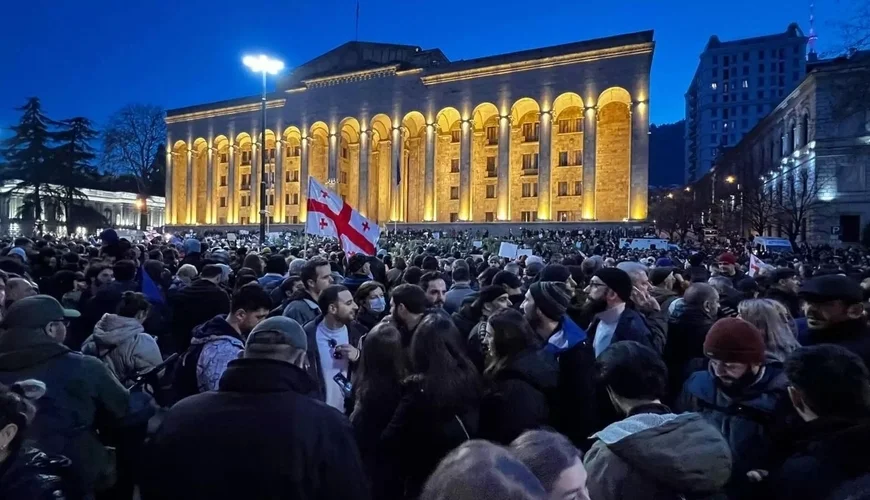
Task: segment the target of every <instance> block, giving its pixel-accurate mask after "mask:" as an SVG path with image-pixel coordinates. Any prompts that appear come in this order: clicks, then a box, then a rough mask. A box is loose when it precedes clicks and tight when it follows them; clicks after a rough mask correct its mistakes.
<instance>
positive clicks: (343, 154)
mask: <svg viewBox="0 0 870 500" xmlns="http://www.w3.org/2000/svg"><path fill="white" fill-rule="evenodd" d="M341 157H342V158H344V159H345V160H346V159H347V157H348V152H347V148H345V147H343V148H341Z"/></svg>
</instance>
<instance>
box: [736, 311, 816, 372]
mask: <svg viewBox="0 0 870 500" xmlns="http://www.w3.org/2000/svg"><path fill="white" fill-rule="evenodd" d="M737 312H738V314H739V317H740V318H742V319H744V320H746V321H747V322H749V323H752V324H753V325H755V326H756V327H757V328H758V329H759V330H761V332H762V333H763V334H764V344H765V346H766V350H767V354H768V356H770V357H772V358H775V359H776V360H778V361H785V358H787V357H788V355H789V354H791V353H792V351H794V350H795V349H797V348H798V347H800V344H799V343H798V341H797V338H796V337H795V333H794V329H793V328H792V325H793V324H794V320H793V319H792V317H791V314H789V312H788V309H786V308H785V306H784V305H782V304H780V303H779V302H777V301H775V300H771V299H746V300H744V301H742V302H740V304H739V305H738V306H737Z"/></svg>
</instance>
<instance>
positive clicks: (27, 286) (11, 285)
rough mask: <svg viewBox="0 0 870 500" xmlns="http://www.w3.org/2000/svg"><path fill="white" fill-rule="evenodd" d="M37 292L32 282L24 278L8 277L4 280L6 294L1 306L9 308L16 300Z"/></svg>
mask: <svg viewBox="0 0 870 500" xmlns="http://www.w3.org/2000/svg"><path fill="white" fill-rule="evenodd" d="M37 293H39V292H38V291H37V290H36V287H34V286H33V283H31V282H30V281H27V280H26V279H24V278H9V280H8V281H6V294H5V299H4V301H3V307H4V308H6V309H9V308H10V307H12V304H14V303H15V302H16V301H19V300H21V299H23V298H26V297H32V296H34V295H36V294H37Z"/></svg>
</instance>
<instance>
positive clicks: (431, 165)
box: [423, 123, 436, 222]
mask: <svg viewBox="0 0 870 500" xmlns="http://www.w3.org/2000/svg"><path fill="white" fill-rule="evenodd" d="M435 136H436V134H435V124H434V123H429V124H427V125H426V152H425V153H424V154H425V155H426V160H425V162H426V163H425V166H424V173H423V182H424V184H423V220H424V221H429V222H434V221H435Z"/></svg>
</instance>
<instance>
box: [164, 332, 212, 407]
mask: <svg viewBox="0 0 870 500" xmlns="http://www.w3.org/2000/svg"><path fill="white" fill-rule="evenodd" d="M204 347H205V344H196V345H192V346H190V347H188V348H187V350H186V351H184V354H182V355H181V356H179V357H178V359H177V360H176V361H175V365H174V367H173V370H172V402H173V403H177V402H179V401H181V400H182V399H184V398H186V397H188V396H193V395H194V394H199V384H198V383H197V380H196V365H197V363H198V362H199V356H200V354H202V349H203V348H204Z"/></svg>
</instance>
